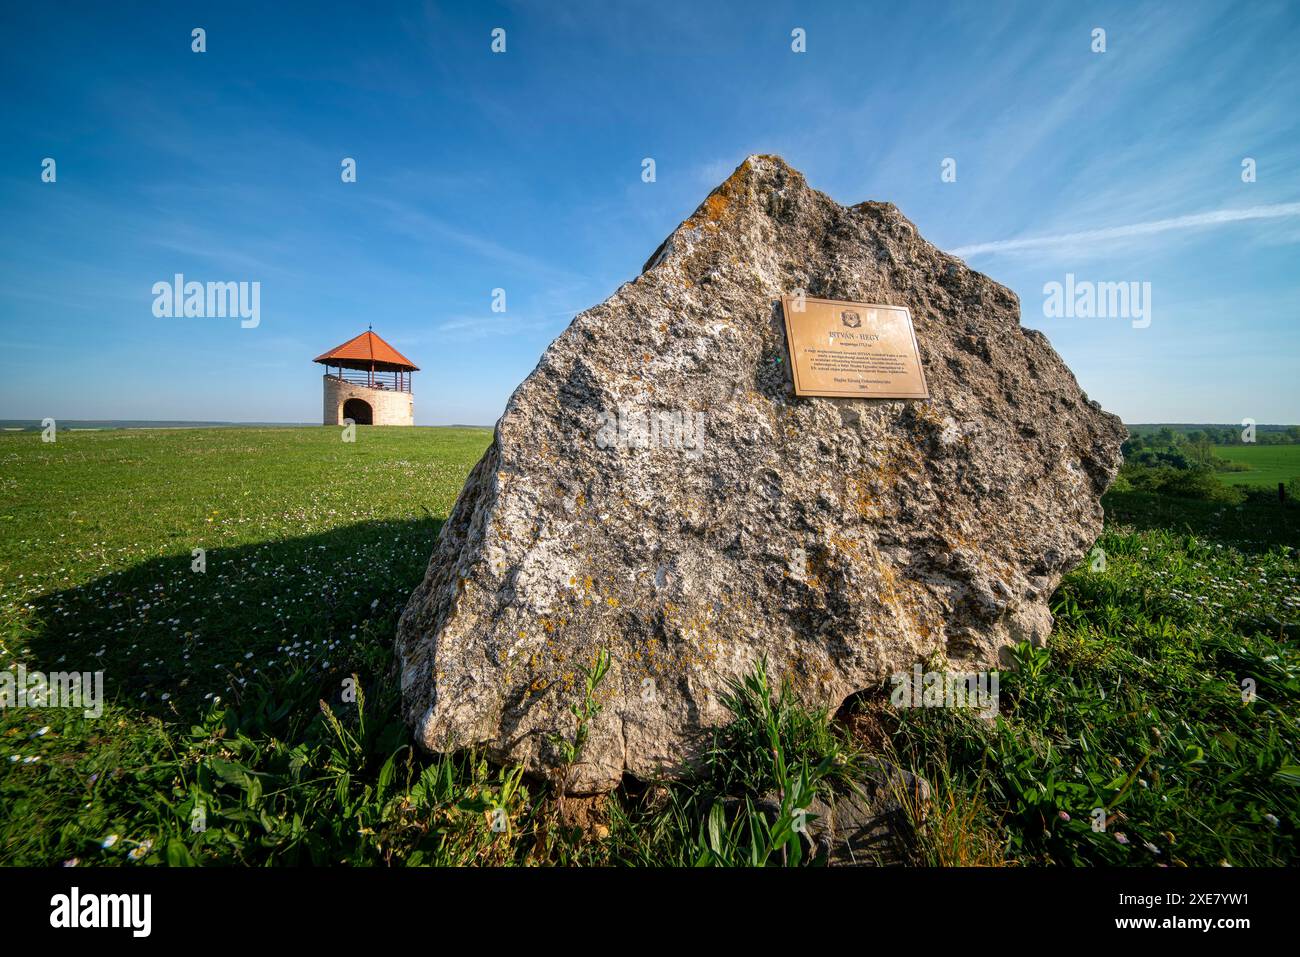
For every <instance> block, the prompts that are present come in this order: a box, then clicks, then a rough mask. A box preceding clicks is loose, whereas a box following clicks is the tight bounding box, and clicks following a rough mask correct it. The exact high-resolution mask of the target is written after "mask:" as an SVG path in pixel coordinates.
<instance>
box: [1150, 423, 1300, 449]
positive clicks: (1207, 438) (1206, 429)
mask: <svg viewBox="0 0 1300 957" xmlns="http://www.w3.org/2000/svg"><path fill="white" fill-rule="evenodd" d="M1134 429H1140V430H1141V431H1134V430H1132V429H1131V430H1130V431H1129V435H1130V438H1129V442H1130V443H1132V447H1133V448H1135V449H1141V448H1165V447H1168V446H1180V445H1183V444H1188V445H1197V444H1201V443H1208V444H1210V445H1246V444H1249V443H1246V442H1244V441H1243V440H1242V433H1244V432H1245V431H1246V430H1245V428H1244V427H1243V426H1237V425H1199V426H1196V427H1194V428H1190V429H1175V428H1171V427H1170V426H1167V425H1164V426H1161V427H1160V428H1158V429H1151V428H1149V427H1145V428H1144V427H1142V426H1134ZM1254 438H1255V444H1256V445H1296V444H1300V425H1287V426H1266V425H1261V426H1257V427H1256V429H1255V436H1254Z"/></svg>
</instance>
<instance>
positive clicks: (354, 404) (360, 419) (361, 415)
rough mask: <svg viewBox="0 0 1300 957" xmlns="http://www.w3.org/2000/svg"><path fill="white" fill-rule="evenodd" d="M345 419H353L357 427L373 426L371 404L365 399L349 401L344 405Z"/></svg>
mask: <svg viewBox="0 0 1300 957" xmlns="http://www.w3.org/2000/svg"><path fill="white" fill-rule="evenodd" d="M343 418H345V419H351V420H352V421H353V422H355V423H356V424H357V425H373V424H374V413H373V412H372V411H371V410H370V403H369V402H367V401H366V400H365V399H348V400H347V401H346V402H344V403H343Z"/></svg>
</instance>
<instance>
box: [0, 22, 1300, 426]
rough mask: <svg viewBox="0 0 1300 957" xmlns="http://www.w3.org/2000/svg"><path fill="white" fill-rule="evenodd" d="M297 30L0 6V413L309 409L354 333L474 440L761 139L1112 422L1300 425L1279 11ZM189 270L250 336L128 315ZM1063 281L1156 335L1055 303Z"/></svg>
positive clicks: (1299, 97) (434, 412)
mask: <svg viewBox="0 0 1300 957" xmlns="http://www.w3.org/2000/svg"><path fill="white" fill-rule="evenodd" d="M294 6H295V5H290V4H267V3H256V4H253V3H248V4H245V3H232V2H222V3H166V4H164V3H155V4H139V3H123V4H102V3H89V2H88V3H82V4H57V5H55V6H54V7H50V6H48V5H45V6H42V5H22V6H21V7H18V6H14V5H9V6H7V7H6V9H5V12H4V13H3V14H0V19H2V20H3V29H2V31H0V89H3V91H4V92H3V94H0V119H2V120H3V128H4V130H5V134H4V136H3V137H2V138H0V139H2V140H3V142H0V210H3V220H4V228H3V230H0V331H2V332H3V341H4V344H5V347H6V348H5V350H4V360H3V361H4V363H5V368H4V373H3V376H0V418H42V417H45V416H54V417H56V418H96V419H121V418H143V419H157V418H174V419H210V420H236V421H304V422H312V421H319V416H320V381H319V375H320V367H318V366H315V365H313V364H312V363H311V361H310V360H311V359H312V357H314V356H315V355H317V354H318V353H320V352H322V351H324V350H325V349H327V348H329V347H331V346H333V345H336V344H337V343H339V342H342V341H343V340H346V339H348V338H350V337H351V336H353V335H355V334H356V333H358V332H360V331H362V330H364V329H365V328H366V325H367V323H373V324H374V328H375V331H376V332H378V333H380V334H381V335H383V336H384V337H385V338H387V339H388V340H389V341H390V342H392V343H393V344H394V345H395V346H397V348H399V349H400V350H402V351H403V352H405V353H406V354H407V355H409V356H410V357H411V358H412V359H413V360H414V361H415V362H416V363H417V364H418V365H419V366H420V367H421V369H422V370H423V371H422V372H421V373H419V374H417V375H416V377H415V394H416V419H417V422H418V423H420V424H446V423H481V424H490V423H492V422H494V421H495V420H496V418H497V417H498V415H499V414H500V412H501V410H502V409H503V407H504V404H505V401H506V399H507V398H508V396H509V394H510V392H511V391H512V389H513V388H514V386H515V385H516V384H518V382H519V381H520V380H521V379H522V378H523V377H524V376H526V375H527V374H528V372H529V371H531V369H532V368H533V366H534V365H535V364H536V361H537V359H538V357H539V356H540V355H541V352H542V351H543V350H544V349H545V347H546V345H547V343H549V342H550V340H551V339H552V338H554V337H555V336H556V335H557V334H558V333H559V332H560V331H561V330H562V329H563V328H564V327H565V326H566V325H567V324H568V322H569V320H570V319H571V318H572V317H573V316H574V315H575V314H576V313H577V312H579V311H581V310H583V309H585V308H587V307H589V306H592V305H595V304H596V303H598V302H600V301H601V300H603V299H604V298H606V297H607V296H608V295H609V294H610V293H611V292H613V291H614V290H615V289H616V288H617V287H618V286H619V285H620V284H621V283H622V282H624V281H627V280H629V279H631V278H633V277H634V276H635V275H636V273H637V271H638V270H639V268H640V266H641V264H642V262H643V261H644V260H645V259H646V257H647V256H648V255H649V254H650V253H651V252H652V251H653V250H654V249H655V247H656V246H657V245H658V244H659V242H660V241H661V240H662V239H663V238H664V236H666V235H667V234H668V233H669V232H670V231H671V230H672V229H673V228H674V227H675V226H676V225H677V223H678V222H680V221H681V220H682V219H684V218H685V217H686V216H687V215H689V214H690V212H691V211H692V210H693V209H694V207H695V206H696V205H697V204H698V203H699V202H700V201H701V200H702V199H703V198H704V196H705V195H706V194H707V193H708V191H709V190H710V189H711V188H713V187H714V186H716V185H717V184H718V183H719V182H721V181H722V180H723V179H724V178H725V177H726V176H727V175H728V174H729V173H730V172H731V170H732V169H733V168H734V167H735V166H736V165H737V164H738V163H740V162H741V161H742V160H743V159H744V157H745V156H746V155H747V154H749V153H755V152H764V153H769V152H770V153H779V154H781V155H782V156H784V157H785V158H786V160H787V161H788V162H790V163H791V164H792V165H794V166H795V167H797V168H799V169H801V170H802V171H803V172H804V173H805V175H806V176H807V177H808V180H809V182H810V183H811V184H812V185H813V186H814V187H816V188H818V189H820V190H822V191H824V192H826V193H828V194H829V195H830V196H832V197H833V198H835V199H836V200H838V201H839V202H841V203H845V204H851V203H856V202H860V201H862V200H866V199H873V200H887V201H891V202H893V203H895V204H897V205H898V207H899V208H900V209H901V210H902V211H903V213H904V214H905V215H906V216H908V217H909V218H910V219H912V220H913V221H914V222H915V223H916V224H917V225H918V227H919V228H920V230H921V232H922V233H923V234H924V235H925V236H926V238H928V239H929V240H930V241H931V242H933V243H935V244H936V245H938V246H940V247H941V248H944V249H948V250H958V251H963V252H962V254H963V255H965V257H966V258H967V261H968V262H969V263H970V264H971V265H972V266H973V267H974V268H976V269H978V270H980V271H982V272H985V273H987V274H988V275H990V276H992V277H993V278H995V279H997V280H998V281H1000V282H1002V283H1004V284H1006V285H1008V286H1010V287H1011V288H1012V289H1014V290H1015V291H1016V292H1017V293H1018V294H1019V295H1020V297H1021V302H1022V313H1023V315H1022V321H1023V323H1024V324H1025V325H1027V326H1033V327H1035V328H1038V329H1041V330H1043V331H1044V332H1045V333H1047V335H1048V336H1049V338H1050V339H1051V341H1052V343H1053V345H1054V346H1055V347H1056V349H1057V350H1058V351H1059V352H1060V353H1061V354H1062V355H1063V356H1064V358H1065V360H1066V361H1067V362H1068V363H1069V364H1070V366H1071V367H1072V368H1073V369H1074V371H1075V373H1076V375H1077V376H1078V378H1079V380H1080V382H1081V384H1082V385H1083V387H1084V388H1085V389H1086V390H1087V391H1088V393H1089V394H1090V395H1091V396H1092V397H1093V398H1095V399H1098V400H1100V401H1101V402H1102V403H1103V405H1105V406H1106V407H1107V408H1108V409H1110V410H1111V411H1114V412H1116V413H1118V414H1120V415H1121V416H1123V417H1124V419H1125V420H1127V421H1130V422H1151V421H1180V422H1204V421H1213V422H1236V421H1240V420H1241V419H1242V418H1244V417H1251V418H1254V419H1256V420H1257V421H1259V422H1261V423H1267V422H1286V423H1294V422H1300V376H1298V375H1297V357H1298V356H1300V348H1298V346H1300V269H1298V268H1297V264H1298V263H1300V257H1298V254H1300V175H1298V171H1300V110H1297V104H1300V58H1297V57H1296V56H1295V51H1296V50H1297V48H1300V4H1296V3H1285V2H1278V3H1268V2H1260V3H1249V4H1238V3H1233V4H1228V3H1222V4H1218V3H1216V4H1195V3H1167V4H1152V5H1143V4H1133V3H1128V2H1125V3H1116V4H1074V3H1068V4H1067V3H1041V2H1039V3H1027V4H1024V5H1017V4H1009V3H1006V4H1004V3H999V4H996V5H984V4H972V3H952V4H926V3H889V4H884V3H877V4H850V3H844V2H836V3H809V2H806V0H801V2H797V3H784V4H783V3H753V2H747V3H705V2H698V0H696V2H688V3H673V2H655V3H617V2H614V0H602V2H592V3H566V4H559V3H517V4H490V3H462V4H457V3H428V4H419V3H413V2H412V3H393V4H387V3H382V2H368V3H365V4H347V5H343V4H339V5H333V4H328V3H321V4H313V5H311V7H310V10H311V12H310V13H306V12H302V11H301V10H296V9H291V8H292V7H294ZM985 6H991V7H993V8H994V9H995V10H996V12H988V11H986V10H983V9H981V8H982V7H985ZM194 27H203V28H204V29H205V30H206V31H207V47H208V49H207V52H206V53H203V54H197V53H193V52H191V49H190V45H191V39H190V31H191V30H192V29H193V28H194ZM495 27H501V28H504V29H505V30H506V52H505V53H504V54H493V53H492V52H491V50H490V43H491V31H492V30H493V28H495ZM1095 27H1102V28H1104V29H1105V30H1106V47H1107V49H1106V52H1105V53H1094V52H1092V50H1091V45H1092V37H1091V33H1092V30H1093V29H1094V28H1095ZM795 28H802V29H804V30H805V31H806V36H807V52H806V53H794V52H793V51H792V50H791V31H792V30H793V29H795ZM45 157H53V158H54V159H55V160H56V162H57V164H58V165H57V181H56V182H55V183H43V182H42V181H41V163H42V160H43V159H44V158H45ZM343 157H354V158H355V159H356V161H357V174H358V176H357V182H356V183H350V184H345V183H343V182H341V180H340V175H339V173H340V162H341V160H342V158H343ZM645 157H653V158H654V159H655V161H656V167H657V180H656V182H654V183H644V182H642V180H641V161H642V159H643V158H645ZM948 157H951V158H953V159H955V160H956V161H957V179H956V181H955V182H941V178H940V172H941V163H942V161H943V160H944V159H945V158H948ZM1245 157H1251V158H1253V159H1255V161H1256V164H1257V181H1256V182H1254V183H1243V182H1242V178H1241V162H1242V159H1243V158H1245ZM1244 209H1250V210H1252V212H1250V213H1248V214H1245V216H1246V218H1242V215H1243V214H1241V213H1240V211H1241V210H1244ZM1223 211H1229V212H1227V213H1225V212H1223ZM1232 211H1237V212H1235V213H1234V212H1232ZM1153 223H1158V224H1162V225H1158V226H1151V225H1149V224H1153ZM1098 231H1100V232H1098ZM1079 234H1083V235H1079ZM1008 241H1010V242H1009V245H1002V246H997V245H991V244H998V243H1007V242H1008ZM178 272H180V273H184V274H185V276H186V278H187V279H198V280H202V281H207V280H223V281H224V280H229V281H250V282H251V281H258V282H260V283H261V287H262V292H261V324H260V325H259V326H258V327H257V328H256V329H242V328H240V325H239V322H238V321H237V320H231V319H166V318H163V319H160V318H155V316H154V315H153V312H152V303H153V296H152V293H151V288H152V286H153V284H154V283H155V282H158V281H163V280H170V278H171V277H172V275H173V274H175V273H178ZM1067 273H1073V274H1074V275H1075V276H1076V277H1077V278H1078V279H1080V280H1089V281H1106V282H1118V281H1139V282H1150V283H1151V289H1152V301H1151V312H1152V316H1151V318H1152V322H1151V324H1150V326H1149V327H1147V328H1133V326H1132V324H1131V323H1130V322H1129V321H1128V320H1125V319H1079V318H1059V319H1058V318H1048V317H1046V316H1045V315H1044V311H1043V300H1044V295H1043V285H1044V284H1045V283H1047V282H1051V281H1058V282H1063V281H1064V279H1065V275H1066V274H1067ZM498 287H500V288H503V289H505V290H506V303H507V311H506V312H505V313H504V314H500V313H493V312H492V311H491V308H490V307H491V301H492V300H491V296H492V290H493V289H494V288H498Z"/></svg>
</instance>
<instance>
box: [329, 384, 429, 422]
mask: <svg viewBox="0 0 1300 957" xmlns="http://www.w3.org/2000/svg"><path fill="white" fill-rule="evenodd" d="M323 378H324V383H325V408H324V424H325V425H342V424H343V420H344V419H352V420H353V421H354V422H356V423H357V425H414V424H415V397H414V396H412V395H411V393H409V392H394V391H392V390H391V389H372V388H369V387H368V386H364V385H357V384H356V383H353V382H344V381H342V380H341V379H336V378H335V377H334V376H331V375H327V376H324V377H323ZM367 413H368V414H367ZM367 419H368V420H369V421H367Z"/></svg>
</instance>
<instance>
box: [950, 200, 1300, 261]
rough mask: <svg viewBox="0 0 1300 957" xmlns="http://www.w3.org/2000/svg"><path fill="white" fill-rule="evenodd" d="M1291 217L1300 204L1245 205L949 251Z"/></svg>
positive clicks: (1008, 248) (969, 252) (977, 251)
mask: <svg viewBox="0 0 1300 957" xmlns="http://www.w3.org/2000/svg"><path fill="white" fill-rule="evenodd" d="M1288 216H1300V203H1273V204H1270V205H1266V206H1244V207H1241V208H1239V209H1216V210H1212V211H1211V212H1208V213H1191V214H1189V215H1187V216H1174V217H1172V218H1170V219H1156V220H1152V221H1150V222H1145V223H1129V224H1128V225H1125V226H1109V227H1106V228H1105V229H1088V230H1084V231H1082V232H1077V233H1061V234H1059V235H1056V236H1029V237H1026V238H1024V239H999V240H994V241H993V242H989V243H972V244H971V245H969V246H958V247H957V248H956V249H952V250H949V251H950V252H951V253H952V254H953V255H954V256H980V255H984V254H987V253H1006V252H1016V251H1018V250H1023V249H1038V248H1041V247H1046V246H1070V245H1074V244H1077V243H1098V242H1106V241H1109V240H1116V239H1129V238H1131V237H1134V236H1149V235H1152V234H1155V233H1166V232H1170V231H1172V230H1181V229H1203V228H1206V227H1211V226H1222V225H1225V224H1227V223H1239V222H1244V221H1246V220H1251V219H1280V218H1283V217H1288Z"/></svg>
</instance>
